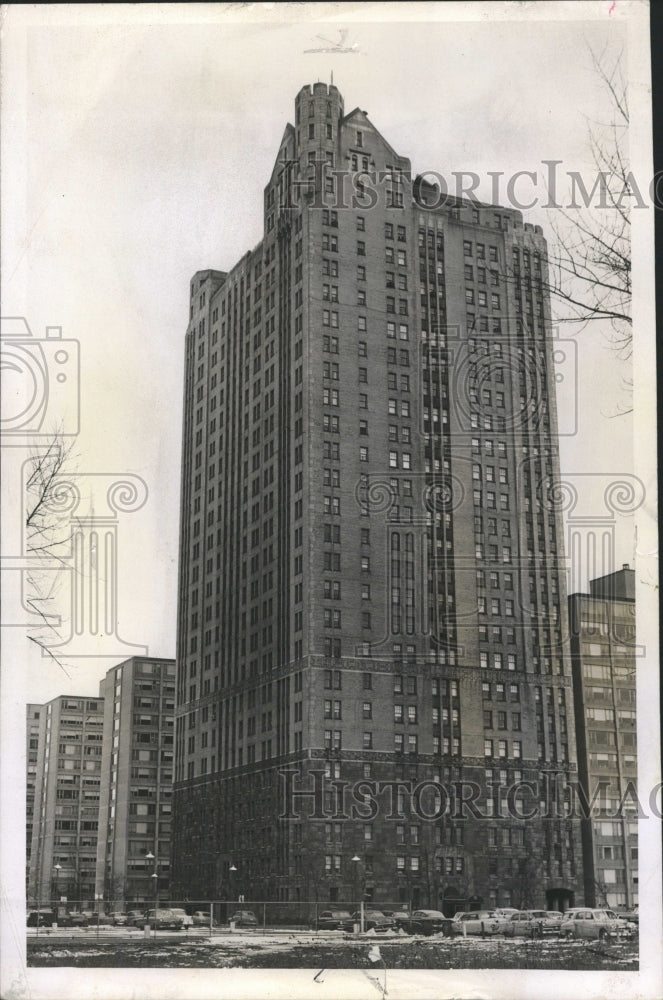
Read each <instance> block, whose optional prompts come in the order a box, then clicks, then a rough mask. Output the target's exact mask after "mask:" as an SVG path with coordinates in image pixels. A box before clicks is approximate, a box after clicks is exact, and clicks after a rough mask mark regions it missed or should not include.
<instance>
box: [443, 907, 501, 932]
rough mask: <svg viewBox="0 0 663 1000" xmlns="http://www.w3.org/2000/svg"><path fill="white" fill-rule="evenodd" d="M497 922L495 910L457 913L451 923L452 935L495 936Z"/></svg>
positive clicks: (497, 928) (497, 926) (497, 927)
mask: <svg viewBox="0 0 663 1000" xmlns="http://www.w3.org/2000/svg"><path fill="white" fill-rule="evenodd" d="M498 930H499V922H498V919H497V916H496V913H495V910H474V911H471V912H469V913H457V914H456V916H455V917H454V918H453V920H452V921H451V933H452V934H497V932H498Z"/></svg>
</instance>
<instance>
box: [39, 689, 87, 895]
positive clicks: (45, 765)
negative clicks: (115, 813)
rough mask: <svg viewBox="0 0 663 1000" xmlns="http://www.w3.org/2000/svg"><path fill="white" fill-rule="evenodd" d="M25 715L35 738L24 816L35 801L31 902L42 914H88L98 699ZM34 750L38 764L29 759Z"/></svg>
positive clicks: (62, 701) (64, 702)
mask: <svg viewBox="0 0 663 1000" xmlns="http://www.w3.org/2000/svg"><path fill="white" fill-rule="evenodd" d="M37 712H38V713H39V718H38V719H37V718H36V713H37ZM30 715H32V721H31V723H30V725H29V729H32V730H35V731H36V732H37V735H36V736H35V735H28V810H30V806H29V803H30V799H31V798H32V800H33V808H32V835H31V844H30V862H29V870H28V900H29V901H30V902H33V903H34V904H35V905H40V906H50V905H52V904H53V903H54V902H56V901H58V900H59V901H66V902H67V903H75V904H76V905H80V906H81V908H83V907H90V906H93V905H94V898H95V885H94V878H95V863H96V856H97V824H98V810H99V788H100V778H101V753H102V741H103V699H101V698H94V697H92V698H91V697H79V698H73V697H69V696H60V697H58V698H54V699H53V700H52V701H49V702H47V703H46V704H45V705H41V706H34V705H31V706H28V719H30ZM33 741H36V744H37V745H36V747H32V743H33ZM34 750H36V761H32V760H31V756H30V755H31V754H32V753H33V752H34ZM33 768H34V772H33V771H32V769H33ZM32 784H34V788H32V787H31V785H32Z"/></svg>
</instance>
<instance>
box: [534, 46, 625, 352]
mask: <svg viewBox="0 0 663 1000" xmlns="http://www.w3.org/2000/svg"><path fill="white" fill-rule="evenodd" d="M590 55H591V59H592V64H593V67H594V70H595V72H596V76H597V78H598V80H599V81H600V84H601V85H602V87H603V89H604V92H605V94H606V96H607V99H608V103H609V107H610V111H609V114H608V115H607V118H606V120H605V121H592V120H589V121H588V140H589V145H590V148H591V154H592V160H593V163H594V166H595V170H596V173H595V176H594V177H593V178H592V183H591V187H590V185H586V184H584V183H582V184H580V182H578V183H577V186H576V187H575V188H574V189H573V195H574V197H572V198H571V200H570V202H569V204H570V206H571V207H570V208H566V207H559V208H556V209H554V210H553V216H554V220H553V222H552V229H553V233H554V240H553V245H552V248H551V253H550V260H549V264H550V292H551V295H552V296H553V298H554V299H555V300H556V301H557V303H558V305H561V307H562V317H561V318H566V319H567V320H571V321H573V322H576V323H578V324H579V327H580V329H584V328H585V326H586V325H587V324H588V323H590V322H594V321H597V322H603V323H604V324H606V326H607V327H609V331H610V332H609V337H610V341H611V343H612V345H613V347H614V349H615V351H616V352H617V355H618V357H619V358H620V359H622V360H627V359H628V358H630V356H631V351H632V320H631V221H630V212H631V207H632V206H631V197H637V198H638V199H640V198H641V195H640V194H639V192H637V186H636V187H635V190H634V181H633V177H632V174H631V171H630V167H629V157H628V125H629V112H628V94H627V87H626V81H625V79H624V73H623V62H622V53H621V51H620V52H618V53H616V54H615V53H611V52H609V51H608V48H607V47H606V48H604V49H603V50H602V51H601V52H600V53H597V52H595V51H594V50H593V49H591V48H590ZM578 196H579V202H580V203H579V204H576V201H577V200H578Z"/></svg>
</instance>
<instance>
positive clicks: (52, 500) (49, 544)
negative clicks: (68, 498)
mask: <svg viewBox="0 0 663 1000" xmlns="http://www.w3.org/2000/svg"><path fill="white" fill-rule="evenodd" d="M73 458H74V455H73V443H70V442H68V441H67V440H66V438H65V437H64V434H63V433H62V430H61V428H60V429H57V430H55V431H54V433H53V435H52V437H51V438H50V439H49V441H48V443H47V444H44V445H40V446H38V447H37V448H36V449H35V451H34V453H33V455H32V456H31V459H30V465H29V470H28V476H27V480H26V484H25V485H26V489H25V499H26V509H25V527H26V552H27V555H28V557H31V558H32V559H34V567H33V569H32V570H31V571H29V572H28V573H27V574H26V583H27V597H26V606H27V607H28V608H29V609H30V610H31V611H32V612H33V613H34V614H35V615H37V616H38V618H39V619H40V620H41V625H39V626H35V627H34V628H33V629H32V630H31V632H30V634H28V639H29V640H30V642H33V643H34V644H35V645H36V646H38V647H39V649H41V651H42V654H43V655H44V656H47V657H49V658H50V659H51V660H52V661H53V662H54V663H56V664H57V665H58V666H59V667H60V668H61V669H62V670H63V671H64V673H65V674H67V676H68V677H69V676H70V675H69V673H68V671H67V670H66V668H65V666H64V664H63V663H62V661H61V659H60V658H59V657H58V656H57V655H56V653H55V652H53V647H57V644H58V642H59V641H61V637H60V632H59V624H60V619H59V617H58V615H57V614H50V613H49V605H51V606H52V605H53V603H54V601H55V595H56V591H57V586H58V582H59V577H60V572H61V570H62V568H64V567H65V566H67V560H68V556H69V553H70V550H71V542H72V521H71V517H70V515H69V508H68V506H67V504H63V502H62V500H63V496H62V488H63V482H64V481H66V476H67V474H69V475H70V479H71V474H70V473H68V470H69V468H70V467H71V466H72V463H73Z"/></svg>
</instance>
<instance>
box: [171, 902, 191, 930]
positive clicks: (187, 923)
mask: <svg viewBox="0 0 663 1000" xmlns="http://www.w3.org/2000/svg"><path fill="white" fill-rule="evenodd" d="M170 912H171V913H175V914H177V916H178V917H181V918H182V927H193V917H192V916H190V915H189V914H188V913H187V912H186V910H184V909H182V908H180V907H179V906H171V908H170Z"/></svg>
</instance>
